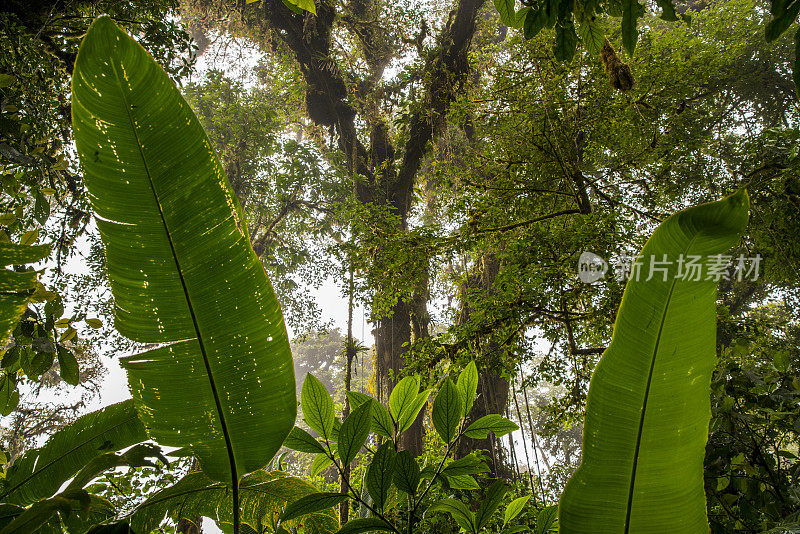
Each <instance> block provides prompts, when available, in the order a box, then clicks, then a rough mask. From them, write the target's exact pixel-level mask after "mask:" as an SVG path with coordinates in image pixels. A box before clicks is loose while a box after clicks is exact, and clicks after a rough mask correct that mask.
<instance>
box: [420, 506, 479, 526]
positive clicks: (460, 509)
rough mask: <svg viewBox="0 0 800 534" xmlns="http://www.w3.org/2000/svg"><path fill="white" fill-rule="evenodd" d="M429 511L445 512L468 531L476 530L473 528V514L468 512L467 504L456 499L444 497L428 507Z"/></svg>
mask: <svg viewBox="0 0 800 534" xmlns="http://www.w3.org/2000/svg"><path fill="white" fill-rule="evenodd" d="M429 510H430V511H431V512H447V513H448V514H450V515H451V516H453V519H455V521H456V523H458V526H460V527H461V528H463V529H464V530H466V531H467V532H470V533H475V532H477V529H476V528H475V515H474V514H473V513H472V512H470V510H469V508H467V505H465V504H464V503H463V502H461V501H457V500H456V499H444V500H441V501H439V502H437V503H436V504H434V505H433V506H431V507H430V508H429Z"/></svg>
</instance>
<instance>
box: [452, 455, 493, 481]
mask: <svg viewBox="0 0 800 534" xmlns="http://www.w3.org/2000/svg"><path fill="white" fill-rule="evenodd" d="M488 470H489V467H488V466H487V465H486V464H485V463H483V462H482V461H481V459H480V458H478V457H477V456H475V455H474V454H468V455H466V456H464V457H463V458H459V459H458V460H453V461H452V462H450V463H449V464H448V465H446V466H445V467H444V469H442V473H443V474H446V475H448V476H455V475H477V474H478V473H485V472H487V471H488Z"/></svg>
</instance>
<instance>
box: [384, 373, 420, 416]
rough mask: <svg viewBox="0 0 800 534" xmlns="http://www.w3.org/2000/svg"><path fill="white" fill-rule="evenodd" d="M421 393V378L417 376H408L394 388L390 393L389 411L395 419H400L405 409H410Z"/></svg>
mask: <svg viewBox="0 0 800 534" xmlns="http://www.w3.org/2000/svg"><path fill="white" fill-rule="evenodd" d="M418 393H419V380H417V377H415V376H407V377H405V378H404V379H402V380H401V381H400V382H398V383H397V385H396V386H395V387H394V389H392V392H391V393H390V394H389V411H390V412H391V413H392V417H394V420H395V421H399V420H400V415H401V414H402V413H403V411H404V410H406V411H408V410H409V409H410V408H411V406H412V405H413V404H414V400H415V399H416V398H417V394H418Z"/></svg>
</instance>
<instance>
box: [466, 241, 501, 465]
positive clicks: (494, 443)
mask: <svg viewBox="0 0 800 534" xmlns="http://www.w3.org/2000/svg"><path fill="white" fill-rule="evenodd" d="M499 270H500V262H499V261H498V260H497V258H496V257H495V256H494V254H486V255H484V256H482V257H481V258H480V259H479V261H477V262H476V265H475V266H474V267H473V268H472V272H471V273H469V274H468V275H467V280H466V282H465V284H464V287H462V289H461V310H460V313H459V317H458V322H459V323H460V324H465V323H467V322H468V321H469V319H470V315H471V308H470V305H469V302H470V300H471V299H472V298H474V297H476V298H488V297H489V296H490V295H491V293H492V292H493V291H494V289H493V286H494V281H495V279H496V278H497V273H498V272H499ZM476 290H477V291H479V292H480V293H482V294H481V295H480V296H476V295H475V293H474V292H475V291H476ZM476 345H477V346H476V349H475V350H477V351H479V354H478V355H476V360H478V362H479V365H478V368H479V377H478V393H477V397H476V398H475V402H474V403H473V405H472V410H471V411H470V413H469V415H468V416H467V424H469V422H471V421H476V420H478V419H480V418H481V417H483V416H485V415H489V414H501V415H502V414H504V413H505V411H506V406H507V405H508V380H506V379H505V378H503V377H502V376H501V375H500V374H498V373H497V371H496V369H498V368H499V367H500V364H501V363H502V362H500V361H499V359H500V355H501V350H500V347H498V345H497V343H496V342H493V341H490V342H488V343H482V342H481V340H477V341H476ZM475 450H485V451H488V453H489V455H490V456H491V462H490V463H491V465H490V468H491V471H492V474H493V475H494V477H496V478H511V469H510V467H509V465H508V459H507V458H506V454H505V450H504V449H503V447H502V444H501V442H500V440H498V439H497V438H496V437H495V436H494V435H493V434H490V435H489V436H488V437H487V438H485V439H472V438H466V437H464V438H462V439H461V441H460V442H459V443H458V446H457V447H456V457H457V458H460V457H463V456H466V455H467V454H469V453H470V452H472V451H475Z"/></svg>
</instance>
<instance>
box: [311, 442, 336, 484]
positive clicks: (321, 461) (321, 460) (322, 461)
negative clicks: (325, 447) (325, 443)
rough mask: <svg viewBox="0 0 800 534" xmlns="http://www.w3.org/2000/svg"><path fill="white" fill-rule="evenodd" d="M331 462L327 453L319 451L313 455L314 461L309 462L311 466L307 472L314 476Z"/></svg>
mask: <svg viewBox="0 0 800 534" xmlns="http://www.w3.org/2000/svg"><path fill="white" fill-rule="evenodd" d="M335 448H336V446H335V445H334V446H333V447H331V449H335ZM332 464H333V460H331V459H330V457H329V456H328V454H327V453H324V452H321V453H319V454H317V455H316V456H315V457H314V461H313V462H311V467H310V468H309V470H308V473H309V474H310V475H311V476H312V477H315V476H317V475H318V474H320V473H322V472H323V471H325V470H326V469H327V468H328V467H330V466H331V465H332Z"/></svg>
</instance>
